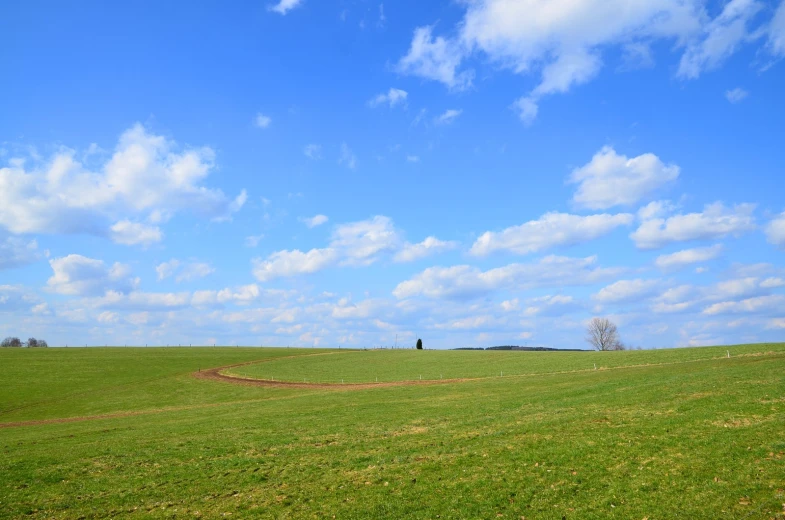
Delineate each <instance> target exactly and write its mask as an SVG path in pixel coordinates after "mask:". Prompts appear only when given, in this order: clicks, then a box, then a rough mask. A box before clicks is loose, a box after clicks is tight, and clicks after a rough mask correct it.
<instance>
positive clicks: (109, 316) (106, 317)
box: [98, 311, 120, 323]
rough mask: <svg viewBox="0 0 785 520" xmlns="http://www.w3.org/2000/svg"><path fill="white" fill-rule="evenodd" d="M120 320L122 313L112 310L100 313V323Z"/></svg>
mask: <svg viewBox="0 0 785 520" xmlns="http://www.w3.org/2000/svg"><path fill="white" fill-rule="evenodd" d="M119 320H120V315H119V314H117V313H116V312H112V311H104V312H102V313H101V314H99V315H98V322H99V323H117V322H118V321H119Z"/></svg>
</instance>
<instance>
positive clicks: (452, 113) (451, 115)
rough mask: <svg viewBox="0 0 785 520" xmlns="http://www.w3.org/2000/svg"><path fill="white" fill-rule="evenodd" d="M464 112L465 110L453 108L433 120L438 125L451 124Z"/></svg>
mask: <svg viewBox="0 0 785 520" xmlns="http://www.w3.org/2000/svg"><path fill="white" fill-rule="evenodd" d="M462 113H463V110H456V109H454V108H451V109H449V110H445V111H444V113H442V114H441V115H439V116H437V117H435V118H434V120H433V122H434V123H436V124H437V125H449V124H450V123H452V122H453V121H455V120H456V119H457V118H458V116H460V115H461V114H462Z"/></svg>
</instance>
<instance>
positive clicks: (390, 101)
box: [368, 88, 409, 108]
mask: <svg viewBox="0 0 785 520" xmlns="http://www.w3.org/2000/svg"><path fill="white" fill-rule="evenodd" d="M408 95H409V94H408V92H406V91H405V90H401V89H399V88H390V90H388V91H387V92H382V93H381V94H377V95H376V96H374V97H373V98H371V99H370V100H369V101H368V106H370V107H377V106H379V105H389V107H390V108H393V107H395V106H396V105H403V106H406V98H407V97H408Z"/></svg>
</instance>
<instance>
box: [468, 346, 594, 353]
mask: <svg viewBox="0 0 785 520" xmlns="http://www.w3.org/2000/svg"><path fill="white" fill-rule="evenodd" d="M453 350H523V351H526V352H551V351H554V352H555V351H558V352H585V351H584V350H582V349H579V348H550V347H520V346H518V345H500V346H498V347H488V348H483V347H459V348H454V349H453Z"/></svg>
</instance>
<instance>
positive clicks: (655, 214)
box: [638, 200, 678, 220]
mask: <svg viewBox="0 0 785 520" xmlns="http://www.w3.org/2000/svg"><path fill="white" fill-rule="evenodd" d="M677 209H678V208H677V206H676V205H675V204H673V203H672V202H670V201H668V200H655V201H654V202H649V203H648V204H646V205H645V206H643V207H642V208H640V209H639V210H638V218H639V219H640V220H651V219H654V218H661V217H664V216H665V215H669V214H671V213H673V212H675V211H676V210H677Z"/></svg>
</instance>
